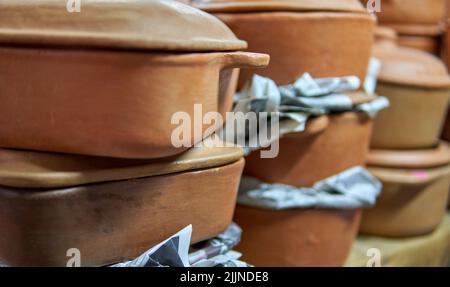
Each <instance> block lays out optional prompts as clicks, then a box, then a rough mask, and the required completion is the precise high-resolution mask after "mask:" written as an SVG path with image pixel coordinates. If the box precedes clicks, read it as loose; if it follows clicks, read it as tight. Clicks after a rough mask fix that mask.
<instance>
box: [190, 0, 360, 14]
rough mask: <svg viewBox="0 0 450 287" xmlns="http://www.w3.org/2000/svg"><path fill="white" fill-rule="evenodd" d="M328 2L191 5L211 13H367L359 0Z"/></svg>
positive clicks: (202, 1)
mask: <svg viewBox="0 0 450 287" xmlns="http://www.w3.org/2000/svg"><path fill="white" fill-rule="evenodd" d="M326 2H327V3H323V1H322V3H320V2H319V3H318V2H317V1H314V0H301V1H299V0H291V1H274V0H262V1H245V0H244V1H242V0H241V1H214V0H213V1H210V0H206V1H205V0H193V1H192V3H191V5H192V6H194V7H196V8H199V9H202V10H205V11H207V12H209V13H223V12H225V13H243V12H244V13H245V12H263V11H267V12H268V11H297V12H313V11H323V12H325V11H330V12H333V11H334V12H353V13H367V12H366V11H365V10H364V8H363V6H362V4H361V3H359V1H352V0H346V1H343V0H327V1H326Z"/></svg>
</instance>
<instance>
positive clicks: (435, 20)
mask: <svg viewBox="0 0 450 287" xmlns="http://www.w3.org/2000/svg"><path fill="white" fill-rule="evenodd" d="M361 1H362V2H363V3H367V0H361ZM445 1H446V0H382V8H381V12H380V13H377V18H378V21H379V22H380V23H381V24H383V25H384V24H429V25H438V24H439V23H440V21H441V20H442V19H443V18H444V16H445Z"/></svg>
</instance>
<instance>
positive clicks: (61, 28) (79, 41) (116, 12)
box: [0, 0, 246, 51]
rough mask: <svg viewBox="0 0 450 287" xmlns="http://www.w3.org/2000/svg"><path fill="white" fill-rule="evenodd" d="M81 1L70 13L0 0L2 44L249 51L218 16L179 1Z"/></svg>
mask: <svg viewBox="0 0 450 287" xmlns="http://www.w3.org/2000/svg"><path fill="white" fill-rule="evenodd" d="M82 2H83V3H82V5H81V9H82V12H81V13H69V12H68V11H67V8H66V5H67V1H55V0H33V1H15V0H3V1H0V43H3V44H8V45H10V44H17V45H23V44H25V45H30V44H32V45H46V46H48V45H52V46H69V47H73V46H82V47H97V48H108V49H110V48H120V49H145V50H149V49H151V50H172V51H173V50H176V51H180V50H183V51H217V50H220V51H223V50H239V49H244V48H246V43H245V42H244V41H241V40H238V39H237V38H236V37H235V36H234V34H233V33H232V32H231V31H230V30H229V29H228V28H227V27H226V26H225V25H224V24H223V23H221V22H220V21H218V20H217V19H216V18H215V17H214V16H212V15H209V14H207V13H204V12H202V11H200V10H198V9H195V8H193V7H190V6H188V5H184V4H181V3H178V2H176V1H162V0H154V1H146V0H131V1H123V0H109V1H104V0H83V1H82ZM155 27H158V29H155ZM180 27H183V29H180Z"/></svg>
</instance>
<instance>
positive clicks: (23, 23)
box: [0, 0, 268, 158]
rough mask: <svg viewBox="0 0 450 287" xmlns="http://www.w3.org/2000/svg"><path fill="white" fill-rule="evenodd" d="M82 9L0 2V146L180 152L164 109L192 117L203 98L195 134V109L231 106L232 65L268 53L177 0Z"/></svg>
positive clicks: (144, 154) (91, 2) (258, 61)
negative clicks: (248, 47)
mask: <svg viewBox="0 0 450 287" xmlns="http://www.w3.org/2000/svg"><path fill="white" fill-rule="evenodd" d="M82 9H83V12H82V13H74V14H70V13H68V12H67V10H66V1H59V2H58V1H50V0H38V1H33V2H30V1H28V2H26V3H19V2H17V1H12V0H9V1H2V2H1V3H0V75H1V77H0V86H1V87H2V88H1V89H0V102H1V103H2V104H1V105H0V113H1V114H2V117H1V118H0V146H1V147H7V148H21V149H31V150H41V151H53V152H64V153H75V154H84V155H95V156H108V157H122V158H156V157H165V156H171V155H174V154H177V153H181V152H182V151H184V150H186V148H184V147H183V148H175V147H174V146H173V145H172V142H171V132H172V130H173V129H174V128H175V126H174V125H173V124H172V123H171V120H172V116H173V115H174V114H175V113H176V112H186V113H187V115H189V116H190V118H191V119H194V118H195V117H194V104H202V110H201V111H200V112H199V115H198V116H199V117H200V119H199V120H200V133H198V134H196V135H195V136H194V133H192V134H193V135H190V138H191V142H192V143H195V142H198V141H199V140H201V139H202V138H203V137H205V136H207V134H206V133H205V134H203V133H202V132H206V131H207V128H208V127H209V126H207V125H204V126H203V127H202V125H201V116H203V115H205V114H206V113H208V112H220V113H222V114H223V113H225V112H226V111H228V110H230V109H231V106H232V101H233V95H234V92H235V85H236V76H237V74H236V72H237V71H236V70H235V68H239V67H245V66H252V67H255V66H265V65H267V63H268V56H267V55H260V54H252V53H243V52H233V51H236V50H239V49H243V48H246V43H245V42H243V41H240V40H238V39H237V38H236V37H235V36H234V34H233V33H232V32H231V31H230V30H229V29H228V28H227V27H226V26H225V25H224V24H223V23H221V22H220V21H218V20H217V19H216V18H215V17H213V16H211V15H208V14H206V13H204V12H202V11H199V10H197V9H195V8H192V7H190V6H187V5H184V4H181V3H178V2H174V1H127V2H124V1H121V0H112V1H106V2H105V1H100V0H87V1H83V4H82ZM98 23H101V24H98ZM155 27H157V28H155ZM180 27H182V28H180ZM212 51H215V52H212ZM193 129H194V120H192V130H193ZM208 131H209V133H211V132H213V131H214V128H213V129H208ZM187 136H189V135H187Z"/></svg>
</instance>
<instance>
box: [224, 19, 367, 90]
mask: <svg viewBox="0 0 450 287" xmlns="http://www.w3.org/2000/svg"><path fill="white" fill-rule="evenodd" d="M215 15H216V16H217V17H219V19H220V20H222V21H223V22H225V23H226V24H227V25H228V26H229V27H230V28H231V30H232V31H233V32H234V33H235V34H236V35H237V37H239V38H240V39H243V40H245V41H247V42H248V49H249V51H253V52H262V53H267V54H270V56H271V63H270V66H269V67H268V68H267V69H264V70H259V71H255V70H254V69H248V70H245V71H242V72H241V76H240V78H239V85H238V88H239V87H242V86H243V84H244V83H245V82H246V81H247V80H248V79H250V78H251V76H252V75H253V74H255V73H258V74H260V75H262V76H266V77H269V78H271V79H273V80H274V81H275V82H276V83H277V84H279V85H281V84H290V83H293V82H294V81H295V80H296V79H297V78H298V77H300V76H301V75H302V74H303V73H305V72H308V73H310V74H311V75H312V76H313V77H337V76H349V75H356V76H358V77H359V78H360V79H361V80H364V78H365V75H366V70H367V65H368V62H369V58H370V50H371V47H372V37H371V35H372V33H373V28H374V21H373V19H372V18H371V17H370V16H369V15H367V14H364V13H355V12H316V11H300V12H297V11H289V12H282V11H269V12H267V11H265V12H264V11H263V12H261V11H260V12H257V11H252V12H248V11H247V12H241V13H231V12H230V13H225V12H223V13H216V14H215ZM324 39H326V40H324Z"/></svg>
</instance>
